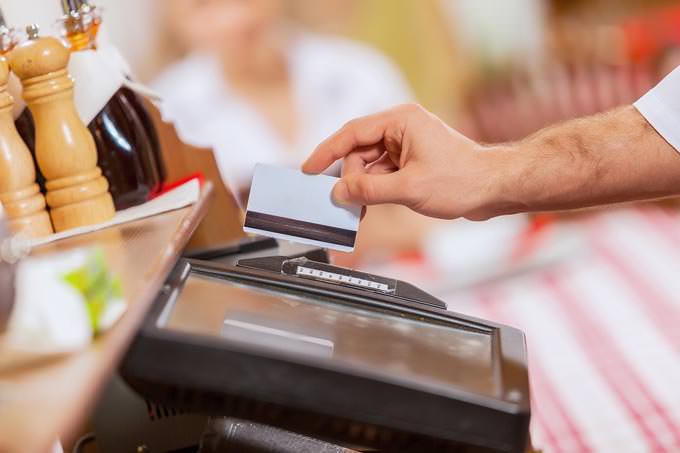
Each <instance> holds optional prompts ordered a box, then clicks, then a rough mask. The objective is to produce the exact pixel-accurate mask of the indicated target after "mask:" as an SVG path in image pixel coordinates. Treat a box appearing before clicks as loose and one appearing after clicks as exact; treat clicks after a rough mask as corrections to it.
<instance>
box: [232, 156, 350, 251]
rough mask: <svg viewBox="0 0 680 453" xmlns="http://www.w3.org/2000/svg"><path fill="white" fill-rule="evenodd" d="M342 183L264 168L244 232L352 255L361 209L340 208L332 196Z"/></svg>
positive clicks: (261, 167) (255, 179)
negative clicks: (334, 187)
mask: <svg viewBox="0 0 680 453" xmlns="http://www.w3.org/2000/svg"><path fill="white" fill-rule="evenodd" d="M337 181H338V178H334V177H332V176H327V175H306V174H304V173H302V172H301V171H300V170H296V169H292V168H285V167H276V166H273V165H265V164H258V165H256V167H255V174H254V176H253V183H252V185H251V187H250V196H249V198H248V207H247V210H246V219H245V223H244V226H243V231H245V232H247V233H255V234H260V235H262V236H268V237H273V238H277V239H284V240H287V241H294V242H300V243H303V244H309V245H315V246H318V247H324V248H329V249H333V250H339V251H342V252H351V251H352V250H354V243H355V242H356V237H357V231H358V230H359V218H360V216H361V206H340V205H337V204H335V203H334V202H333V200H332V198H331V192H332V190H333V186H334V185H335V183H336V182H337Z"/></svg>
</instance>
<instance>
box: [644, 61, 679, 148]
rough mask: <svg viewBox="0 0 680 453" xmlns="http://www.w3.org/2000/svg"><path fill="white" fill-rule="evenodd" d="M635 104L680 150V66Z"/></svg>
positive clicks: (665, 137)
mask: <svg viewBox="0 0 680 453" xmlns="http://www.w3.org/2000/svg"><path fill="white" fill-rule="evenodd" d="M633 105H634V106H635V108H636V109H638V111H639V112H640V113H641V114H642V116H644V117H645V118H646V119H647V121H648V122H649V124H651V125H652V127H654V129H656V131H657V132H658V133H659V134H660V135H661V136H662V137H663V138H664V139H666V141H667V142H668V143H670V144H671V145H672V146H673V147H674V148H675V149H676V150H677V151H680V66H678V67H677V68H675V70H674V71H673V72H671V73H670V74H669V75H668V76H666V78H665V79H663V80H662V81H661V82H660V83H659V84H658V85H657V86H655V87H654V88H652V89H651V90H650V91H649V92H648V93H647V94H645V95H644V96H642V97H641V98H640V99H639V100H638V101H637V102H636V103H635V104H633Z"/></svg>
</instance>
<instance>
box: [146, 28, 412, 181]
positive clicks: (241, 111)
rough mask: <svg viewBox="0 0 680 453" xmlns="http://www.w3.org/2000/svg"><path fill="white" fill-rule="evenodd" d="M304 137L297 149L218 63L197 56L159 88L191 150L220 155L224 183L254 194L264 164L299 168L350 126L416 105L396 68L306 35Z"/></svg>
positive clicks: (295, 79) (295, 75)
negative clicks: (354, 121)
mask: <svg viewBox="0 0 680 453" xmlns="http://www.w3.org/2000/svg"><path fill="white" fill-rule="evenodd" d="M288 61H289V65H290V76H291V80H292V84H293V93H294V99H295V102H296V104H297V112H299V113H298V115H299V118H298V124H299V128H298V130H299V133H298V134H299V135H298V139H297V142H296V143H295V145H294V146H292V147H291V146H290V144H288V143H287V142H286V141H285V140H284V139H283V138H282V137H280V136H279V134H278V133H277V132H276V131H275V130H274V129H273V128H272V127H271V126H270V124H268V122H267V121H266V120H265V119H264V118H263V117H262V116H261V115H260V114H259V112H258V111H256V110H255V109H254V108H253V107H252V106H251V105H250V104H249V103H248V101H247V100H246V99H244V98H243V97H241V96H239V95H238V94H236V93H235V92H233V91H231V90H230V87H229V86H228V82H227V81H226V80H225V78H224V76H223V74H222V72H221V70H220V66H219V63H218V61H217V60H216V59H215V58H214V57H212V56H210V55H205V54H194V55H190V56H189V57H187V58H185V59H184V60H182V61H180V62H178V63H176V64H174V65H173V66H171V67H170V68H168V69H167V70H166V71H165V72H164V73H163V74H162V75H161V76H160V77H159V78H158V79H157V80H156V82H155V83H154V88H155V89H156V90H157V91H158V92H159V93H160V95H161V96H162V98H163V104H162V111H163V115H164V117H165V119H166V120H171V121H174V123H175V126H176V128H177V131H178V133H179V135H180V137H181V138H182V139H183V140H184V141H186V142H187V143H189V144H192V145H195V146H200V147H209V148H213V149H214V151H215V157H216V160H217V163H218V166H219V169H220V173H221V175H222V178H223V180H224V181H225V183H226V184H227V185H229V186H230V187H231V189H232V190H234V191H236V190H237V189H238V188H242V187H248V186H249V185H250V180H251V177H252V171H253V167H254V166H255V164H256V163H258V162H263V163H270V164H278V165H288V166H297V165H299V164H300V163H301V162H302V161H303V160H304V158H305V157H306V156H307V155H308V154H309V153H310V152H311V151H312V150H313V149H314V147H316V145H318V144H319V143H320V142H321V141H322V140H323V139H325V138H326V137H328V136H329V135H330V134H332V133H333V132H335V131H336V130H337V129H338V128H340V127H341V126H342V125H343V124H344V123H345V122H347V121H348V120H350V119H352V118H355V117H357V116H361V115H366V114H369V113H373V112H376V111H379V110H383V109H386V108H388V107H390V106H392V105H395V104H400V103H404V102H409V101H410V100H411V99H412V97H411V94H410V91H409V89H408V87H407V84H406V83H405V81H404V79H403V78H402V76H401V75H400V73H399V71H398V70H397V69H396V67H395V66H394V65H393V64H392V63H391V62H390V61H389V60H388V59H387V58H386V57H384V56H383V55H381V54H380V53H378V52H376V51H374V50H372V49H369V48H367V47H364V46H361V45H359V44H356V43H354V42H351V41H348V40H345V39H341V38H331V37H326V36H320V35H314V34H309V33H303V34H299V35H297V36H296V38H295V39H294V40H293V43H292V46H291V48H290V49H289V59H288Z"/></svg>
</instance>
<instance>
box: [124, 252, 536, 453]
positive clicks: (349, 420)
mask: <svg viewBox="0 0 680 453" xmlns="http://www.w3.org/2000/svg"><path fill="white" fill-rule="evenodd" d="M258 244H260V245H258ZM269 245H270V246H271V244H269ZM272 250H274V251H278V249H268V248H267V246H266V245H265V246H264V247H263V246H262V243H261V242H256V243H255V244H252V243H250V244H248V245H246V246H245V247H236V248H232V249H229V252H228V253H224V254H222V256H218V255H215V254H214V253H213V254H209V255H206V254H203V255H202V257H204V258H205V257H208V256H209V257H210V258H211V259H213V260H212V261H207V260H203V259H193V258H192V259H183V260H181V261H180V262H178V264H177V265H176V267H175V269H174V270H173V272H172V273H171V274H170V275H169V277H168V279H167V281H166V284H165V286H164V287H163V289H162V291H161V292H160V294H159V295H158V297H157V299H156V301H155V303H154V305H153V308H152V310H151V312H150V313H149V315H148V317H147V318H146V321H145V323H144V325H143V327H142V328H141V330H140V331H139V333H138V335H137V337H136V339H135V340H134V342H133V344H132V346H131V347H130V349H129V351H128V353H127V355H126V357H125V359H124V361H123V363H122V366H121V375H122V376H123V378H124V379H125V381H126V382H127V383H128V384H129V385H130V386H131V387H132V388H133V389H135V390H136V391H137V392H138V393H139V394H141V395H143V396H144V397H145V398H146V399H148V400H151V401H154V402H155V403H158V404H162V405H164V406H167V407H172V408H176V409H177V410H181V411H183V412H184V413H199V414H207V415H212V416H230V417H238V419H244V420H250V421H253V422H257V423H262V424H264V425H266V426H272V427H277V428H281V429H285V430H289V431H291V432H294V433H300V434H303V435H305V436H312V437H314V438H317V439H324V440H327V441H330V442H334V443H338V444H343V445H354V446H361V447H363V448H367V449H369V450H368V451H389V452H393V451H397V452H399V451H405V452H429V451H433V452H437V451H442V452H526V451H527V449H528V446H529V419H530V407H529V384H528V375H527V357H526V348H525V342H524V336H523V334H522V333H521V332H520V331H519V330H517V329H514V328H511V327H507V326H503V325H499V324H495V323H491V322H488V321H484V320H481V319H475V318H472V317H468V316H463V315H459V314H456V313H452V312H449V311H447V310H446V306H445V304H444V303H443V302H441V301H440V300H438V299H437V298H435V297H433V296H431V295H429V294H427V293H425V292H423V291H421V290H420V289H418V288H416V287H414V286H412V285H410V284H408V283H406V282H403V281H399V280H395V279H391V278H386V277H382V276H377V275H372V274H367V273H362V272H357V271H354V270H349V269H344V268H340V267H336V266H333V265H331V264H329V263H328V262H327V260H326V259H324V257H325V254H324V253H320V252H319V251H318V250H317V251H310V252H308V253H301V254H293V253H289V254H287V255H282V254H272V253H271V252H272ZM267 252H269V254H268V253H267ZM194 256H196V255H194ZM198 256H199V257H200V256H201V254H200V253H199V254H198Z"/></svg>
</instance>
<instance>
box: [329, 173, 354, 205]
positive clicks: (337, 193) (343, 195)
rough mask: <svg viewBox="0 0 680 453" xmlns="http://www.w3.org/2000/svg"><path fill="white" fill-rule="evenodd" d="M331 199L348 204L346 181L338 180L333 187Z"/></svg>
mask: <svg viewBox="0 0 680 453" xmlns="http://www.w3.org/2000/svg"><path fill="white" fill-rule="evenodd" d="M333 201H335V202H336V203H337V204H341V205H348V204H350V200H349V189H348V188H347V183H345V181H343V180H342V179H341V180H340V181H338V182H337V183H336V184H335V187H334V188H333Z"/></svg>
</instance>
